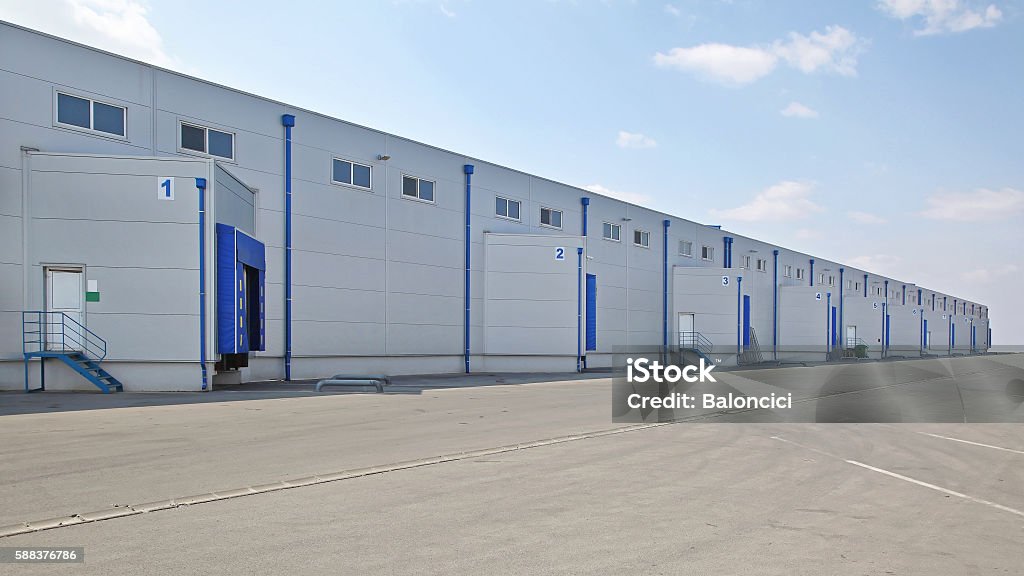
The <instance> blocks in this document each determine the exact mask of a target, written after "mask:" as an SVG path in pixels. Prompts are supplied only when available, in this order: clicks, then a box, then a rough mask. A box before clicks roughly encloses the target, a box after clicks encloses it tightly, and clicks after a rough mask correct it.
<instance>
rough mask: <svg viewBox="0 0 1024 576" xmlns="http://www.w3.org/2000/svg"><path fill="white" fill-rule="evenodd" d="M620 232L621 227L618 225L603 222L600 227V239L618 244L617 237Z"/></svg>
mask: <svg viewBox="0 0 1024 576" xmlns="http://www.w3.org/2000/svg"><path fill="white" fill-rule="evenodd" d="M621 232H622V226H619V225H618V224H612V223H611V222H605V223H604V224H602V225H601V237H602V238H604V239H605V240H611V241H613V242H618V241H619V240H620V238H619V235H620V233H621Z"/></svg>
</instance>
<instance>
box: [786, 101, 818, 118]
mask: <svg viewBox="0 0 1024 576" xmlns="http://www.w3.org/2000/svg"><path fill="white" fill-rule="evenodd" d="M779 114H782V115H783V116H788V117H790V118H817V117H818V111H817V110H815V109H813V108H810V107H808V106H804V105H803V104H801V103H799V102H790V103H789V106H786V107H785V108H783V109H782V110H779Z"/></svg>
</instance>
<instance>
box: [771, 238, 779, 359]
mask: <svg viewBox="0 0 1024 576" xmlns="http://www.w3.org/2000/svg"><path fill="white" fill-rule="evenodd" d="M772 257H773V261H774V265H773V267H772V360H778V359H779V251H778V250H777V249H776V250H772Z"/></svg>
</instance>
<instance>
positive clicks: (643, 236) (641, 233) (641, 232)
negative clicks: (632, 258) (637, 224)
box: [633, 228, 651, 248]
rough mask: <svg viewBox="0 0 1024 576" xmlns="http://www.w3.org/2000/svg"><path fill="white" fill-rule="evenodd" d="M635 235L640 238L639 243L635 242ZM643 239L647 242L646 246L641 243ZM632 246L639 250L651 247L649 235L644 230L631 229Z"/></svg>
mask: <svg viewBox="0 0 1024 576" xmlns="http://www.w3.org/2000/svg"><path fill="white" fill-rule="evenodd" d="M637 235H639V236H640V242H637V241H636V240H637V238H636V237H637ZM644 239H646V240H647V243H646V244H644V242H643V241H644ZM633 246H638V247H640V248H650V247H651V233H650V232H648V231H647V230H644V229H643V228H633Z"/></svg>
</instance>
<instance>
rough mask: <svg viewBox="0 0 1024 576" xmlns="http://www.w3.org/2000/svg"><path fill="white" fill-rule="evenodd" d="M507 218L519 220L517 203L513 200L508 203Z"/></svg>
mask: <svg viewBox="0 0 1024 576" xmlns="http://www.w3.org/2000/svg"><path fill="white" fill-rule="evenodd" d="M508 217H509V218H515V219H516V220H519V202H516V201H514V200H509V201H508Z"/></svg>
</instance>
